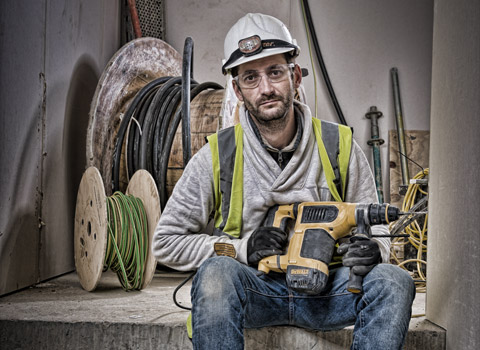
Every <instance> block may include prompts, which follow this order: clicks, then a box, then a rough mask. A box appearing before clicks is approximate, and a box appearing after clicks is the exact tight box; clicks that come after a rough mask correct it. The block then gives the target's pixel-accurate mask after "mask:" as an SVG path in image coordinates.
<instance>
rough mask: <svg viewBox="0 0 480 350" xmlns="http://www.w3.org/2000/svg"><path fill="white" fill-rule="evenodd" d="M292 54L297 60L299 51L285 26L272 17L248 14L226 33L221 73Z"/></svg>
mask: <svg viewBox="0 0 480 350" xmlns="http://www.w3.org/2000/svg"><path fill="white" fill-rule="evenodd" d="M285 52H291V55H292V57H296V56H298V54H299V53H300V48H299V47H298V46H297V42H296V40H295V39H292V36H291V35H290V32H289V31H288V29H287V27H286V26H285V24H283V23H282V22H281V21H280V20H278V19H277V18H275V17H272V16H268V15H264V14H261V13H249V14H247V15H245V16H244V17H242V18H240V19H239V20H238V21H237V23H235V24H234V25H233V27H232V28H230V30H229V31H228V33H227V36H226V37H225V43H224V54H225V59H224V60H223V67H222V72H223V74H227V72H228V70H229V69H231V68H233V67H237V66H239V65H241V64H243V63H247V62H250V61H253V60H257V59H259V58H262V57H267V56H273V55H277V54H280V53H285Z"/></svg>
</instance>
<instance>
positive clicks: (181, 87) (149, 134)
mask: <svg viewBox="0 0 480 350" xmlns="http://www.w3.org/2000/svg"><path fill="white" fill-rule="evenodd" d="M192 60H193V41H192V39H191V38H187V39H186V40H185V47H184V54H183V63H182V76H181V77H162V78H158V79H156V80H154V81H152V82H150V83H148V84H146V85H145V86H144V87H142V88H141V89H140V91H139V92H138V93H137V95H136V96H135V97H134V99H133V100H132V102H131V103H130V105H129V106H128V108H127V111H126V112H125V114H124V116H123V118H122V121H121V123H120V127H119V129H118V132H117V138H116V142H115V150H114V159H113V165H112V189H113V192H115V191H118V190H120V173H121V169H120V168H121V161H122V151H124V154H125V162H126V163H127V166H126V173H127V176H128V178H130V177H132V176H133V174H134V173H135V171H137V170H138V169H146V170H147V171H149V172H150V173H151V174H152V177H153V178H154V180H155V183H156V185H157V188H158V191H159V194H160V206H161V208H162V210H163V208H164V207H165V205H166V202H167V199H168V196H167V184H166V179H167V170H168V160H169V158H170V153H171V150H172V145H173V141H174V138H175V134H176V132H177V129H178V127H179V124H180V121H182V148H183V167H185V166H186V164H187V163H188V161H189V160H190V157H191V129H190V102H191V101H192V100H193V99H194V98H195V97H196V96H198V95H199V94H200V93H201V92H203V91H206V90H209V89H214V90H217V89H222V88H223V87H222V86H221V85H219V84H217V83H213V82H206V83H202V84H199V83H197V82H196V81H195V80H194V79H193V65H192ZM125 141H126V142H125ZM124 144H125V146H124ZM124 147H125V148H124Z"/></svg>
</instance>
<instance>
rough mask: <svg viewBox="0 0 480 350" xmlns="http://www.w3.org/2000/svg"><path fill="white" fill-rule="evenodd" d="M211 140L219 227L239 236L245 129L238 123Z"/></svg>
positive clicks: (209, 138)
mask: <svg viewBox="0 0 480 350" xmlns="http://www.w3.org/2000/svg"><path fill="white" fill-rule="evenodd" d="M207 140H208V143H209V145H210V151H211V153H212V166H213V181H214V194H215V218H214V222H215V227H216V228H218V229H220V230H221V231H222V232H224V233H226V234H227V235H229V236H232V237H235V238H238V237H240V232H241V228H242V209H243V129H242V127H241V125H240V124H237V125H235V126H233V127H229V128H226V129H223V130H221V131H219V132H218V133H216V134H213V135H210V136H208V137H207ZM219 145H221V146H220V147H219Z"/></svg>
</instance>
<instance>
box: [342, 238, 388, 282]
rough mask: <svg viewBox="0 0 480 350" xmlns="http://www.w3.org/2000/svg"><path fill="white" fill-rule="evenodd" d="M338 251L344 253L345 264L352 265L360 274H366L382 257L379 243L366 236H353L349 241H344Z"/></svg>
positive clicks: (354, 270)
mask: <svg viewBox="0 0 480 350" xmlns="http://www.w3.org/2000/svg"><path fill="white" fill-rule="evenodd" d="M337 252H338V253H339V254H342V255H343V266H347V267H350V268H351V269H352V272H353V273H354V274H355V275H358V276H365V275H366V274H367V273H369V272H370V271H371V270H372V269H373V268H374V267H375V265H378V264H379V263H380V262H381V259H382V257H381V254H380V248H379V246H378V243H377V242H375V241H373V240H371V239H368V238H366V237H355V236H353V237H352V238H350V241H349V242H348V243H342V244H341V245H340V246H339V247H338V249H337Z"/></svg>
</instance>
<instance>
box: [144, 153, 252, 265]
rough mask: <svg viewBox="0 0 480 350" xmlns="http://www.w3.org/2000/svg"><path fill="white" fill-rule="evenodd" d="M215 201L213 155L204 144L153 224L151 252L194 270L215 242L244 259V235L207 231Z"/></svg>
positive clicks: (212, 251) (165, 261)
mask: <svg viewBox="0 0 480 350" xmlns="http://www.w3.org/2000/svg"><path fill="white" fill-rule="evenodd" d="M214 205H215V199H214V192H213V175H212V159H211V153H210V148H209V146H208V145H205V146H204V147H203V148H202V149H200V151H199V152H197V153H196V154H195V155H194V156H193V157H192V159H191V160H190V161H189V162H188V165H187V167H186V168H185V170H184V172H183V175H182V176H181V178H180V179H179V181H178V182H177V184H176V185H175V188H174V190H173V193H172V195H171V196H170V198H169V200H168V202H167V204H166V206H165V208H164V210H163V212H162V215H161V217H160V220H159V221H158V224H157V227H156V228H155V232H154V236H153V242H152V252H153V254H154V256H155V258H156V259H157V261H158V262H159V263H161V264H163V265H165V266H168V267H170V268H173V269H176V270H180V271H191V270H195V269H197V268H198V267H199V266H200V265H201V264H202V262H203V261H205V260H206V259H208V258H209V257H211V256H213V255H215V254H216V253H215V249H214V245H215V243H224V244H227V245H228V246H227V247H228V248H229V249H228V251H229V252H230V253H231V252H232V251H233V253H234V255H235V258H237V260H239V261H243V260H245V259H244V255H245V254H244V253H243V251H244V250H245V247H244V246H245V244H246V242H244V241H245V239H231V238H230V237H228V236H212V235H211V234H209V233H207V231H208V229H207V226H208V224H209V221H210V214H211V213H212V211H213V209H214ZM210 231H211V230H210ZM220 247H222V245H220ZM223 247H224V249H227V248H225V245H223ZM232 247H233V249H232Z"/></svg>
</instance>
